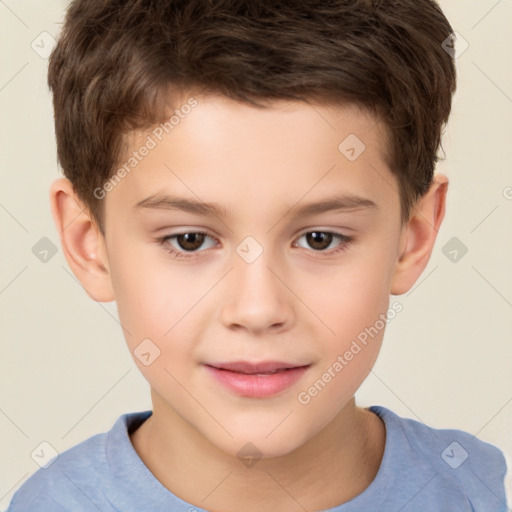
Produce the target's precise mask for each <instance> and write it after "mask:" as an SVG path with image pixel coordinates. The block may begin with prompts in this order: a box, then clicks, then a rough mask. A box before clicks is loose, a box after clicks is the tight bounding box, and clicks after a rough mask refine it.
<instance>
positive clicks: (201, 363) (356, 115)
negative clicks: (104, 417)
mask: <svg viewBox="0 0 512 512" xmlns="http://www.w3.org/2000/svg"><path fill="white" fill-rule="evenodd" d="M451 33H452V29H451V27H450V25H449V23H448V21H447V20H446V18H445V17H444V15H443V14H442V12H441V10H440V8H439V7H438V5H437V4H436V3H435V2H434V1H432V0H407V1H402V2H393V1H376V0H374V1H371V0H367V1H363V0H361V1H352V0H351V1H349V0H334V1H329V2H326V1H325V0H322V1H319V0H314V1H308V2H303V1H299V0H296V1H286V2H284V1H283V2H281V1H275V0H272V1H270V0H261V1H254V2H243V1H236V0H225V1H213V0H212V1H206V0H187V1H186V2H185V1H180V0H158V1H157V0H110V1H108V0H78V1H74V2H73V3H72V4H71V6H70V7H69V10H68V13H67V18H66V22H65V25H64V28H63V31H62V34H61V36H60V39H59V43H58V46H57V47H56V49H55V50H54V53H53V55H52V57H51V61H50V67H49V85H50V87H51V89H52V92H53V95H54V109H55V126H56V135H57V146H58V156H59V162H60V164H61V165H62V167H63V169H64V173H65V175H66V178H62V179H59V180H57V181H56V182H55V183H54V184H53V185H52V188H51V204H52V212H53V216H54V219H55V222H56V225H57V228H58V230H59V234H60V239H61V243H62V247H63V250H64V253H65V256H66V259H67V261H68V263H69V265H70V267H71V269H72V270H73V272H74V274H75V275H76V276H77V278H78V279H79V280H80V282H81V283H82V285H83V287H84V289H85V290H86V292H87V293H88V295H89V296H90V297H91V298H93V299H94V300H96V301H102V302H107V301H112V300H115V301H116V304H117V307H118V312H119V318H120V322H121V324H122V326H123V332H124V334H125V338H126V342H127V344H128V347H129V349H130V351H131V353H132V355H133V359H134V361H135V363H136V364H137V366H138V367H139V369H140V370H141V372H142V374H143V375H144V377H145V378H146V379H147V380H148V382H149V383H150V386H151V397H152V405H153V408H152V411H145V412H139V413H130V414H125V415H123V416H121V417H120V418H119V419H118V420H117V422H116V423H115V425H114V426H113V428H112V430H111V431H110V432H108V433H105V434H98V435H96V436H94V437H92V438H90V439H88V440H86V441H84V442H83V443H81V444H79V445H78V446H75V447H74V448H71V449H70V450H68V451H66V452H64V453H61V454H60V455H59V456H58V457H57V458H56V459H55V460H54V461H53V462H52V463H51V464H49V465H48V467H47V468H46V469H41V470H39V471H38V472H37V473H36V474H35V475H33V476H32V477H31V478H30V479H29V480H28V481H27V482H26V483H25V484H24V485H23V486H22V487H21V488H20V490H18V491H17V492H16V493H15V495H14V498H13V500H12V503H11V506H10V508H9V511H11V512H18V511H28V510H30V511H33V512H35V511H52V512H53V511H57V512H59V511H92V510H94V511H97V510H101V511H103V512H111V511H123V512H129V511H141V510H147V511H160V510H161V511H164V510H165V511H171V510H172V511H183V512H185V511H189V512H191V511H198V510H213V511H223V512H234V511H240V510H243V511H249V512H252V511H267V510H276V511H283V512H288V511H290V512H295V511H302V510H308V511H313V510H329V511H331V512H352V511H356V510H357V511H359V510H369V511H374V510H379V511H381V510H382V511H386V512H388V511H398V510H401V511H404V512H405V511H422V512H423V511H434V510H435V511H440V510H443V511H444V510H450V511H482V512H483V511H485V512H491V511H493V512H494V511H505V510H507V505H506V500H505V492H504V486H503V479H504V476H505V472H506V469H507V468H506V464H505V459H504V456H503V454H502V453H501V451H500V450H498V449H497V448H496V447H494V446H492V445H490V444H488V443H484V442H483V441H480V440H478V439H475V438H473V437H472V436H471V435H470V434H468V433H465V432H462V431H459V430H438V429H433V428H430V427H428V426H426V425H423V424H421V423H419V422H417V421H413V420H409V419H404V418H401V417H399V416H397V415H396V414H395V413H393V412H392V411H390V410H389V409H386V408H384V407H382V406H372V407H369V408H366V409H364V408H360V407H357V406H356V404H355V399H354V394H355V392H356V390H357V389H358V387H359V386H360V385H361V383H362V382H363V381H364V379H365V378H366V376H367V375H368V373H369V372H370V370H371V368H372V366H373V364H374V362H375V360H376V358H377V355H378V352H379V349H380V345H381V343H382V338H383V334H384V327H385V323H386V320H387V319H389V318H390V317H391V314H393V315H395V314H396V312H397V311H399V309H397V307H396V304H393V305H391V306H390V305H389V295H390V294H393V295H400V294H403V293H405V292H407V291H408V290H409V289H410V288H411V287H412V286H413V285H414V283H415V282H416V281H417V279H418V278H419V276H420V275H421V273H422V271H423V270H424V268H425V266H426V265H427V263H428V260H429V258H430V255H431V252H432V249H433V246H434V243H435V239H436V235H437V231H438V229H439V227H440V225H441V222H442V220H443V217H444V212H445V198H446V192H447V187H448V179H447V178H446V176H444V175H442V174H436V175H434V167H435V163H436V161H437V157H436V153H437V150H438V148H439V145H440V141H441V131H442V128H443V126H444V124H445V123H446V121H447V119H448V116H449V112H450V108H451V99H452V95H453V92H454V90H455V67H454V62H453V60H452V56H451V55H450V54H449V52H446V51H445V50H444V49H443V43H444V42H446V41H451V40H450V37H451ZM199 242H201V243H199ZM327 242H329V243H327ZM372 329H373V330H372ZM366 332H372V336H371V337H370V338H369V337H368V336H367V335H366V336H365V335H364V333H366Z"/></svg>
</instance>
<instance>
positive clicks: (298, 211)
mask: <svg viewBox="0 0 512 512" xmlns="http://www.w3.org/2000/svg"><path fill="white" fill-rule="evenodd" d="M133 208H134V209H135V210H136V211H138V210H142V209H149V210H181V211H184V212H188V213H193V214H196V215H203V216H208V215H213V216H215V217H220V218H226V217H228V215H227V212H226V210H225V208H223V207H221V206H220V205H219V204H217V203H206V202H203V201H196V200H194V199H187V198H184V197H177V196H171V195H160V194H153V195H151V196H149V197H146V198H145V199H143V200H142V201H139V202H138V203H137V204H135V205H134V207H133ZM378 208H379V207H378V206H377V204H376V203H375V202H373V201H372V200H371V199H368V198H366V197H361V196H358V195H353V194H342V195H335V196H331V197H328V198H325V199H323V200H322V201H317V202H313V203H307V204H304V205H302V206H300V207H297V208H289V209H288V213H290V212H292V215H294V216H296V217H307V216H311V215H318V214H320V213H325V212H329V211H361V210H375V211H376V210H378ZM288 213H286V214H284V215H287V214H288Z"/></svg>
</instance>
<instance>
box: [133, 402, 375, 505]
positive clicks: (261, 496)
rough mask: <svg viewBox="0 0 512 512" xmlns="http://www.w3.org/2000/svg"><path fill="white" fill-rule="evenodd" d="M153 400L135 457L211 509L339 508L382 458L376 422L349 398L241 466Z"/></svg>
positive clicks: (368, 480)
mask: <svg viewBox="0 0 512 512" xmlns="http://www.w3.org/2000/svg"><path fill="white" fill-rule="evenodd" d="M152 398H153V414H152V416H151V417H150V418H148V420H146V421H145V422H144V423H143V424H142V426H141V427H140V428H139V429H137V430H136V431H135V432H133V433H132V435H131V441H132V444H133V446H134V448H135V451H136V452H137V453H138V455H139V456H140V458H141V459H142V460H143V462H144V463H145V465H146V466H147V467H148V468H149V470H150V471H151V472H152V473H153V475H154V476H155V477H156V478H157V479H158V480H159V481H160V483H161V484H162V485H163V486H164V487H166V488H167V489H169V490H170V491H171V492H173V493H174V494H175V495H176V496H178V497H179V498H181V499H182V500H184V501H187V502H189V503H191V504H192V505H196V506H198V507H201V508H207V509H209V510H212V511H213V510H222V511H223V512H231V511H233V512H234V511H238V510H245V511H248V512H252V511H261V510H267V509H274V510H283V511H290V512H291V511H302V510H304V509H307V510H322V509H327V508H332V507H335V506H338V505H340V504H342V503H345V502H347V501H350V500H351V499H353V498H355V497H356V496H357V495H358V494H360V493H362V492H363V491H364V490H365V489H366V488H367V487H368V486H369V485H370V483H371V482H372V481H373V479H374V478H375V476H376V474H377V471H378V469H379V466H380V462H381V460H382V456H383V453H384V445H385V427H384V424H383V422H382V420H381V419H380V418H379V417H378V416H377V415H375V414H374V413H372V412H370V411H368V410H366V409H361V408H359V407H356V405H355V400H354V399H353V398H352V399H351V400H350V401H349V402H348V403H347V405H346V406H345V407H344V408H343V409H342V410H341V411H340V412H339V413H338V415H337V416H335V417H334V418H333V419H332V421H331V422H330V423H328V424H327V425H326V426H325V427H324V428H323V429H322V430H320V431H319V432H317V433H316V434H315V435H314V436H313V437H311V438H310V439H308V440H307V441H306V442H304V443H303V444H302V445H301V446H300V447H298V448H297V449H295V450H294V451H292V452H290V453H287V454H285V455H282V456H279V457H272V458H262V459H259V460H258V461H257V462H256V463H255V464H253V465H249V464H248V465H247V466H246V465H244V464H242V463H241V461H240V459H239V458H238V457H236V456H232V455H230V454H227V453H226V452H224V451H222V450H220V449H219V448H218V447H216V446H214V445H213V444H211V443H210V442H209V441H208V440H207V439H205V438H204V437H203V436H202V435H201V434H200V433H199V432H198V431H197V430H196V429H194V428H193V427H192V426H191V425H190V424H189V423H187V422H185V421H184V420H183V418H181V417H180V416H178V415H177V414H176V413H175V412H174V411H173V410H172V409H170V407H169V406H168V405H167V404H164V403H163V401H162V399H161V397H159V396H158V395H156V394H155V393H153V394H152ZM247 496H251V503H248V501H247Z"/></svg>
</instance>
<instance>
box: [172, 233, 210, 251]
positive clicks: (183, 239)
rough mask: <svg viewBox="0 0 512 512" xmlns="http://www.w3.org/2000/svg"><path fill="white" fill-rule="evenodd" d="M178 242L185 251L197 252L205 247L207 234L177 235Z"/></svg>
mask: <svg viewBox="0 0 512 512" xmlns="http://www.w3.org/2000/svg"><path fill="white" fill-rule="evenodd" d="M175 238H176V242H177V243H178V245H179V246H180V248H181V249H183V250H184V251H196V250H197V249H199V248H200V247H201V245H203V242H204V239H205V234H204V233H184V234H182V235H176V237H175Z"/></svg>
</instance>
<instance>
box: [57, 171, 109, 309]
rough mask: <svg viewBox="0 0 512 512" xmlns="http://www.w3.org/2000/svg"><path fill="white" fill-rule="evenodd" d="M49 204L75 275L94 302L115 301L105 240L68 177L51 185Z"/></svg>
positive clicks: (64, 250) (65, 253) (67, 258)
mask: <svg viewBox="0 0 512 512" xmlns="http://www.w3.org/2000/svg"><path fill="white" fill-rule="evenodd" d="M50 204H51V209H52V215H53V220H54V222H55V226H56V228H57V231H58V232H59V237H60V243H61V245H62V250H63V252H64V256H65V257H66V260H67V262H68V265H69V266H70V268H71V270H72V271H73V274H75V276H76V277H77V278H78V280H79V281H80V283H81V284H82V286H83V288H84V289H85V291H86V292H87V294H88V295H89V297H91V298H92V299H94V300H95V301H97V302H110V301H113V300H115V295H114V290H113V287H112V281H111V279H110V272H109V265H108V258H107V251H106V244H105V238H104V236H103V235H102V233H101V232H100V230H99V228H98V227H97V225H96V222H94V221H93V219H92V218H91V217H90V216H89V212H88V210H87V209H86V208H85V207H84V205H83V203H82V202H81V201H80V199H79V198H78V197H77V195H76V194H75V191H74V189H73V185H72V184H71V182H70V181H69V180H68V179H67V178H59V179H57V180H55V181H54V182H53V183H52V185H51V187H50Z"/></svg>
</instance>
